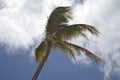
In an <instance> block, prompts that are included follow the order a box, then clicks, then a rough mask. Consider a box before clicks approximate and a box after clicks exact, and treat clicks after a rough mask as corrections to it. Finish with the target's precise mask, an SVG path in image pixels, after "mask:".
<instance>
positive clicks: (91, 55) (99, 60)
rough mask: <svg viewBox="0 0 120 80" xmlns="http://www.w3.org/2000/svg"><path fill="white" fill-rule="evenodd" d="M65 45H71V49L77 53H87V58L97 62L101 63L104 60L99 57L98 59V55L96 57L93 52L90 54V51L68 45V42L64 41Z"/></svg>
mask: <svg viewBox="0 0 120 80" xmlns="http://www.w3.org/2000/svg"><path fill="white" fill-rule="evenodd" d="M64 43H65V44H67V45H69V46H70V47H72V48H74V49H75V50H77V51H80V52H81V51H82V52H83V53H85V55H86V56H88V57H89V58H90V59H92V60H94V61H95V62H97V63H101V61H102V60H101V59H100V58H99V57H97V56H96V55H94V54H93V53H92V52H90V51H89V50H87V49H85V48H83V47H80V46H77V45H75V44H71V43H68V42H66V41H64Z"/></svg>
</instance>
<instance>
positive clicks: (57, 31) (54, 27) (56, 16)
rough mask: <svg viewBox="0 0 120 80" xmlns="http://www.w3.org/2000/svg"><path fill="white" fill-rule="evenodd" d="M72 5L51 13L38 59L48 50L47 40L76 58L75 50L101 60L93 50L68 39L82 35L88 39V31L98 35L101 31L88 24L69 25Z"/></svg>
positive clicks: (36, 52) (37, 50) (37, 54)
mask: <svg viewBox="0 0 120 80" xmlns="http://www.w3.org/2000/svg"><path fill="white" fill-rule="evenodd" d="M71 8H72V7H71V6H68V7H57V8H56V9H55V10H54V11H53V12H52V13H51V15H50V17H49V19H48V23H47V26H46V39H45V40H44V41H43V42H42V43H40V45H39V46H38V47H37V48H36V50H35V55H36V60H37V61H41V60H42V59H43V57H44V56H45V54H46V51H47V41H50V42H51V44H52V45H51V46H52V47H53V46H54V47H59V48H60V49H62V50H63V51H64V52H65V53H67V55H68V56H70V57H71V58H72V59H74V60H76V58H75V54H74V51H73V49H74V50H77V51H81V52H84V53H85V55H86V56H88V57H89V58H91V59H92V60H94V61H96V62H97V63H100V62H101V59H100V58H99V57H97V56H95V55H94V54H93V53H92V52H90V51H88V50H87V49H85V48H82V47H80V46H77V45H74V44H70V43H68V42H67V40H70V39H73V38H74V37H75V38H76V37H78V36H82V37H84V38H86V39H87V35H86V34H85V32H86V31H88V32H90V33H91V34H93V35H98V34H99V31H98V30H97V29H96V28H95V27H93V26H90V25H87V24H73V25H68V24H67V23H68V21H69V20H70V19H72V16H71V15H72V14H71Z"/></svg>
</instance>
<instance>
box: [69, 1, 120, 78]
mask: <svg viewBox="0 0 120 80" xmlns="http://www.w3.org/2000/svg"><path fill="white" fill-rule="evenodd" d="M119 4H120V1H119V0H114V1H110V0H105V1H104V0H87V1H86V2H85V3H84V5H77V6H76V7H75V9H74V14H75V15H74V17H75V19H74V20H73V21H72V22H71V23H79V22H81V23H87V24H91V25H93V26H96V28H98V30H99V31H100V36H99V37H97V38H96V37H94V36H92V35H90V34H88V35H89V39H90V41H87V40H81V39H80V41H78V42H74V41H73V43H76V44H79V45H81V44H80V42H82V43H83V44H82V46H84V47H85V48H87V49H89V50H91V51H92V52H94V53H95V54H96V55H98V56H100V57H101V58H102V59H103V61H105V63H104V65H103V66H102V67H101V69H102V70H103V71H104V73H105V79H109V77H110V75H115V74H117V75H120V62H119V59H120V55H119V54H120V43H119V41H120V35H119V33H120V32H119V31H120V25H119V22H120V10H119ZM77 58H78V56H77ZM80 58H81V56H80ZM80 61H81V60H80Z"/></svg>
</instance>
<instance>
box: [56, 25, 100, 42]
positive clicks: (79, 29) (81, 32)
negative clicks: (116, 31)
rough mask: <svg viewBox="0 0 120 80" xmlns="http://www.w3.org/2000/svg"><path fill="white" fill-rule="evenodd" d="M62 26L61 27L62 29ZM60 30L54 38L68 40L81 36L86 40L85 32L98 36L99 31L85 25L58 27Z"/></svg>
mask: <svg viewBox="0 0 120 80" xmlns="http://www.w3.org/2000/svg"><path fill="white" fill-rule="evenodd" d="M62 26H63V27H62ZM60 27H61V29H59V31H57V32H56V34H55V37H57V38H61V39H65V40H69V39H72V38H73V37H75V38H76V37H78V36H82V37H84V38H86V39H87V36H86V34H85V31H89V32H90V33H91V34H93V35H98V34H99V31H98V30H97V29H96V28H95V27H93V26H90V25H87V24H75V25H65V24H64V25H60Z"/></svg>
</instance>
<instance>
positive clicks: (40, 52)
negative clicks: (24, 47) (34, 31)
mask: <svg viewBox="0 0 120 80" xmlns="http://www.w3.org/2000/svg"><path fill="white" fill-rule="evenodd" d="M45 54H46V43H45V41H42V42H41V43H40V45H39V46H38V47H37V48H36V49H35V57H36V61H38V62H40V61H41V60H42V59H43V57H44V56H45Z"/></svg>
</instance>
